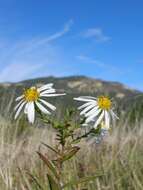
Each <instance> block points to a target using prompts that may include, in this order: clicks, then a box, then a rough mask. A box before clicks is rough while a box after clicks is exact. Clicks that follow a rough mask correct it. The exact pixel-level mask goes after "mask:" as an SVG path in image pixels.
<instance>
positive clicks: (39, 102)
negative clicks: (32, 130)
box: [14, 83, 65, 123]
mask: <svg viewBox="0 0 143 190" xmlns="http://www.w3.org/2000/svg"><path fill="white" fill-rule="evenodd" d="M55 92H56V90H55V89H54V88H53V83H49V84H46V85H43V86H42V87H40V88H37V87H31V88H28V89H26V90H24V92H23V94H22V95H21V96H19V97H17V98H16V101H19V102H18V104H17V105H16V106H15V108H14V110H15V111H16V114H15V119H16V118H17V117H18V115H19V114H20V112H21V110H22V109H23V108H24V113H25V114H26V115H27V117H28V120H29V122H30V123H34V120H35V107H36V106H37V107H38V108H39V110H40V111H41V112H43V113H44V114H51V113H50V111H49V110H48V109H47V108H49V109H50V110H52V111H54V110H55V109H56V107H55V106H53V105H52V104H50V103H49V102H47V101H45V100H44V99H43V98H44V97H54V96H61V95H65V94H55Z"/></svg>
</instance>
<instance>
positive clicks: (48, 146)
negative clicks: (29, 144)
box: [41, 142, 60, 155]
mask: <svg viewBox="0 0 143 190" xmlns="http://www.w3.org/2000/svg"><path fill="white" fill-rule="evenodd" d="M41 143H42V144H43V145H44V146H46V147H47V148H49V149H50V150H52V151H53V152H55V153H56V154H58V155H60V153H59V152H58V151H56V150H55V149H54V148H53V147H51V146H50V145H48V144H45V143H43V142H41Z"/></svg>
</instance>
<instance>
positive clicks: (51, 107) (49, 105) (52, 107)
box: [39, 99, 56, 110]
mask: <svg viewBox="0 0 143 190" xmlns="http://www.w3.org/2000/svg"><path fill="white" fill-rule="evenodd" d="M39 101H40V102H42V103H43V104H45V105H46V106H47V107H49V108H50V109H51V110H56V107H55V106H53V105H52V104H50V103H49V102H46V101H45V100H42V99H39Z"/></svg>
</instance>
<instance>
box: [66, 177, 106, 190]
mask: <svg viewBox="0 0 143 190" xmlns="http://www.w3.org/2000/svg"><path fill="white" fill-rule="evenodd" d="M101 176H103V174H99V175H95V176H88V177H83V178H80V179H79V180H77V181H76V180H74V181H71V182H69V183H67V184H65V185H64V186H63V187H62V189H64V188H66V187H71V186H74V185H78V184H81V183H86V182H89V181H93V180H95V179H96V178H97V177H101Z"/></svg>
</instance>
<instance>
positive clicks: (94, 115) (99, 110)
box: [85, 109, 101, 123]
mask: <svg viewBox="0 0 143 190" xmlns="http://www.w3.org/2000/svg"><path fill="white" fill-rule="evenodd" d="M100 112H101V109H98V110H97V111H95V113H94V114H92V115H91V116H89V117H88V118H87V119H86V121H85V122H86V123H89V122H90V121H92V120H93V119H94V118H95V117H96V116H97V115H98V114H99V113H100Z"/></svg>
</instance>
